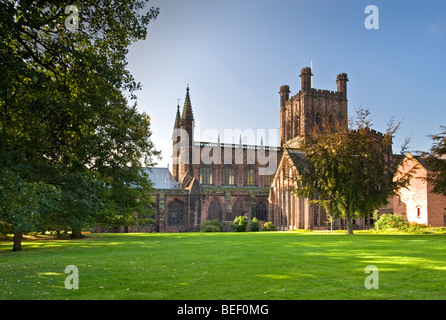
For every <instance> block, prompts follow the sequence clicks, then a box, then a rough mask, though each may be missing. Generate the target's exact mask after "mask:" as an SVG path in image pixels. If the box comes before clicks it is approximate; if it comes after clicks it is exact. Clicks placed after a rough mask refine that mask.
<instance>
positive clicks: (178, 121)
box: [173, 103, 181, 129]
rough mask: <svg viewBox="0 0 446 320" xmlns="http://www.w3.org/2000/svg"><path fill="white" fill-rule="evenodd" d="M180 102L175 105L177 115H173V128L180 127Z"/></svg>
mask: <svg viewBox="0 0 446 320" xmlns="http://www.w3.org/2000/svg"><path fill="white" fill-rule="evenodd" d="M180 119H181V118H180V104H179V103H178V106H177V115H176V117H175V125H174V126H173V128H174V129H178V128H179V127H180Z"/></svg>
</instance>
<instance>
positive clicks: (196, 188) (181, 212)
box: [129, 68, 446, 232]
mask: <svg viewBox="0 0 446 320" xmlns="http://www.w3.org/2000/svg"><path fill="white" fill-rule="evenodd" d="M300 77H301V88H300V91H299V92H297V93H296V94H295V95H293V96H291V97H290V87H289V86H288V85H283V86H281V87H280V92H279V93H280V147H268V146H263V143H261V144H260V145H246V144H242V141H241V140H240V143H238V144H225V143H220V139H218V141H217V142H216V143H215V142H214V143H211V142H201V141H194V115H193V111H192V103H191V97H190V89H189V87H188V88H187V89H186V98H185V102H184V106H183V110H182V113H180V106H178V107H177V113H176V117H175V122H174V130H173V131H174V132H173V135H172V146H173V156H172V159H173V166H172V173H171V172H170V170H169V169H168V168H154V169H152V170H151V180H152V181H153V183H154V186H155V189H156V191H155V193H154V194H153V195H154V198H155V203H154V209H155V226H154V231H159V232H184V231H197V230H199V228H200V225H201V223H202V222H203V221H205V220H209V219H217V220H219V221H221V222H222V223H223V225H224V230H226V231H227V230H229V224H230V223H231V222H233V220H234V218H235V217H236V216H240V215H244V216H247V217H248V218H249V219H252V218H254V217H256V218H258V219H259V220H260V221H263V222H265V221H271V222H273V223H274V224H275V225H276V227H277V229H279V230H292V229H329V228H335V229H337V228H344V227H345V226H344V223H343V220H342V219H338V220H337V221H334V223H333V224H330V223H329V222H328V221H327V215H326V213H325V212H324V209H323V208H322V207H320V206H318V205H314V204H310V202H309V201H308V199H304V198H298V197H296V196H295V195H294V194H293V193H292V191H291V189H292V188H291V187H295V186H294V185H293V181H292V180H290V179H289V178H288V177H291V176H292V175H293V170H295V166H294V163H293V161H294V160H295V159H296V157H300V156H302V154H300V153H299V152H298V147H299V143H300V142H301V141H302V139H304V138H305V137H306V136H307V135H308V134H310V132H311V131H312V129H313V128H314V126H317V125H320V124H321V121H322V119H328V120H329V121H340V122H343V121H345V123H347V119H348V111H347V110H348V100H347V81H348V78H347V74H345V73H340V74H338V76H337V78H336V83H337V91H329V90H320V89H314V88H312V87H311V77H312V73H311V69H310V68H303V69H302V70H301V75H300ZM374 134H375V135H376V139H380V137H382V134H381V133H379V132H374ZM391 152H392V151H391V148H390V150H389V156H390V157H392V153H391ZM410 156H411V155H408V157H410ZM413 162H414V163H415V162H417V163H420V164H421V166H420V169H419V170H418V171H417V178H418V176H419V177H425V176H426V174H427V172H428V171H429V168H428V167H427V166H426V165H425V163H423V161H422V159H420V158H415V157H413ZM391 212H395V213H397V214H403V215H404V216H405V217H406V218H407V219H408V220H409V221H415V222H418V223H424V224H430V225H432V226H443V225H445V222H446V218H445V217H446V216H445V214H446V197H443V196H438V195H434V194H432V193H431V186H429V184H427V183H426V182H422V180H420V179H414V180H413V183H412V184H411V186H410V188H409V189H407V190H402V191H401V197H399V198H397V199H391V201H390V204H389V205H388V206H387V207H386V208H382V209H381V213H391ZM353 223H354V227H355V228H356V229H367V228H371V227H373V223H374V221H373V219H372V217H371V216H369V217H366V218H361V219H356V220H354V222H353ZM135 228H136V227H135ZM135 228H132V230H131V231H138V230H139V229H138V228H136V229H138V230H136V229H135ZM133 229H135V230H133ZM129 231H130V229H129ZM141 231H142V230H141Z"/></svg>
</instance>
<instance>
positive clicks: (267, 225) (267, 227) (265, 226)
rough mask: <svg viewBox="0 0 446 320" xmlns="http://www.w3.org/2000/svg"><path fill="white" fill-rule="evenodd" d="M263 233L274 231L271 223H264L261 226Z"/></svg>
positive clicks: (274, 228) (274, 227)
mask: <svg viewBox="0 0 446 320" xmlns="http://www.w3.org/2000/svg"><path fill="white" fill-rule="evenodd" d="M263 231H276V226H275V225H274V223H272V222H269V221H268V222H265V223H264V224H263Z"/></svg>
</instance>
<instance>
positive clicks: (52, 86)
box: [0, 0, 159, 232]
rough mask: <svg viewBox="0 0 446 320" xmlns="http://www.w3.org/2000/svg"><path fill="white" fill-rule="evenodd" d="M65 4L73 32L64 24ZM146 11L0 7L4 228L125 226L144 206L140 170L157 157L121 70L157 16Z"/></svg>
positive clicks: (98, 4)
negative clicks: (73, 17)
mask: <svg viewBox="0 0 446 320" xmlns="http://www.w3.org/2000/svg"><path fill="white" fill-rule="evenodd" d="M72 4H74V5H75V6H76V7H77V8H78V12H79V18H80V21H79V28H78V29H77V30H75V31H74V32H71V31H69V30H67V29H66V28H65V19H66V18H67V14H65V7H66V6H68V5H72ZM145 5H146V1H141V0H126V1H120V2H119V5H113V6H110V5H108V2H107V1H104V0H93V1H85V0H80V1H76V3H73V2H72V1H59V2H57V3H56V2H54V1H7V2H4V1H3V2H0V11H1V12H2V15H1V16H0V73H1V74H2V77H0V170H8V171H9V172H10V173H11V174H9V173H0V174H1V175H2V180H1V181H0V183H1V184H0V186H1V187H3V190H2V191H0V192H2V193H3V195H4V197H3V198H2V199H0V201H1V205H2V207H3V208H8V209H5V210H2V211H0V221H2V222H3V223H6V224H7V225H9V226H10V227H11V228H12V229H14V230H17V231H20V232H28V231H30V230H36V231H40V230H41V229H42V228H43V229H47V230H68V229H79V228H81V227H88V226H91V225H92V224H94V223H96V222H113V217H114V216H118V218H117V219H115V220H119V219H122V221H126V222H127V223H129V222H131V221H133V220H132V217H133V216H134V215H135V213H136V214H142V213H144V212H145V210H146V209H145V208H147V206H150V202H151V201H152V199H151V197H150V194H149V193H150V191H151V190H152V186H151V184H150V182H149V181H148V176H147V174H146V173H145V172H144V170H143V166H146V167H151V166H153V165H154V159H156V158H157V157H158V156H159V152H158V151H156V150H155V149H154V146H153V143H152V141H151V140H150V138H151V131H150V117H149V116H148V115H147V114H145V113H140V112H138V110H137V106H136V101H135V99H136V96H135V92H136V90H139V89H140V85H139V83H137V82H136V81H135V80H134V79H133V77H132V75H131V74H130V72H129V70H127V67H126V66H127V59H126V55H127V53H128V47H129V46H130V45H131V44H132V43H133V42H136V41H138V40H144V39H145V38H146V35H147V25H148V23H149V22H150V21H151V20H153V19H155V18H156V17H157V15H158V13H159V10H158V9H155V8H149V9H147V8H145ZM118 22H119V23H118ZM5 168H7V169H5ZM11 179H13V180H15V185H8V180H11ZM14 190H15V192H16V194H14V192H13V191H14Z"/></svg>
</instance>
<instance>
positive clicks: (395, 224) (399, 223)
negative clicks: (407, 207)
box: [375, 214, 409, 231]
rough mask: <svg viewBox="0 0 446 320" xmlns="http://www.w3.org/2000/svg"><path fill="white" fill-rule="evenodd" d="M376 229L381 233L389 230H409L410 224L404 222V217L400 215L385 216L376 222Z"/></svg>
mask: <svg viewBox="0 0 446 320" xmlns="http://www.w3.org/2000/svg"><path fill="white" fill-rule="evenodd" d="M375 228H376V229H377V230H379V231H382V230H389V229H396V230H407V229H408V228H409V222H407V220H404V218H403V216H402V215H399V214H383V215H381V216H380V217H379V219H378V221H376V223H375Z"/></svg>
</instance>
